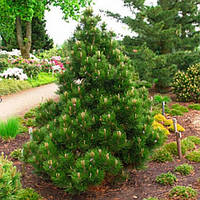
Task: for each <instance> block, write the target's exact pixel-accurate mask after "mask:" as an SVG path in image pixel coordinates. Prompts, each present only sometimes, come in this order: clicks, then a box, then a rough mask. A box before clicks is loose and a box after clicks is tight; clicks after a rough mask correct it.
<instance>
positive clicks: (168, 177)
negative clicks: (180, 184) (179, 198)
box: [156, 172, 177, 185]
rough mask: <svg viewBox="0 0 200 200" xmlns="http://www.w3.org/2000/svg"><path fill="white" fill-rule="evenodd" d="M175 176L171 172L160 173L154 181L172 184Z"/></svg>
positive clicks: (175, 179)
mask: <svg viewBox="0 0 200 200" xmlns="http://www.w3.org/2000/svg"><path fill="white" fill-rule="evenodd" d="M176 181H177V178H176V176H175V175H174V174H172V173H171V172H168V173H163V174H160V175H159V176H157V177H156V182H157V183H159V184H161V185H173V184H174V182H176Z"/></svg>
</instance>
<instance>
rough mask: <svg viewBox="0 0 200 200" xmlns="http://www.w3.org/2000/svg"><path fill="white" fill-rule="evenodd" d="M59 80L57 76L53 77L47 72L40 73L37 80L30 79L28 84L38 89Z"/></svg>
mask: <svg viewBox="0 0 200 200" xmlns="http://www.w3.org/2000/svg"><path fill="white" fill-rule="evenodd" d="M56 80H57V78H56V75H52V74H49V73H46V72H40V73H39V74H38V77H37V78H36V79H30V78H29V79H28V83H29V84H30V85H31V86H32V87H38V86H41V85H45V84H49V83H53V82H55V81H56Z"/></svg>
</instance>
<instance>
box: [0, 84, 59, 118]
mask: <svg viewBox="0 0 200 200" xmlns="http://www.w3.org/2000/svg"><path fill="white" fill-rule="evenodd" d="M57 89H58V86H57V85H56V84H55V83H52V84H48V85H43V86H40V87H37V88H31V89H28V90H25V91H22V92H19V93H16V94H11V95H8V96H4V97H3V98H2V99H3V101H2V102H1V103H0V120H6V119H8V118H9V117H12V116H23V115H24V114H25V113H26V112H27V111H28V110H30V109H31V108H33V107H35V106H37V105H39V104H40V103H42V102H44V101H45V100H47V99H50V98H52V99H57V98H58V95H57V94H55V92H56V91H57Z"/></svg>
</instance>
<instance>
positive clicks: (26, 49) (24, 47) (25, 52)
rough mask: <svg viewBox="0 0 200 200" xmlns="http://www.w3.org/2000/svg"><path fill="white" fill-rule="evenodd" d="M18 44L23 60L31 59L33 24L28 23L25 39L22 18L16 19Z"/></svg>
mask: <svg viewBox="0 0 200 200" xmlns="http://www.w3.org/2000/svg"><path fill="white" fill-rule="evenodd" d="M16 31H17V42H18V45H19V49H20V51H21V55H22V57H23V58H30V50H31V32H32V30H31V22H29V21H26V37H25V38H23V33H22V24H21V18H20V17H19V16H17V17H16Z"/></svg>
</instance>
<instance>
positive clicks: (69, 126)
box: [23, 9, 164, 193]
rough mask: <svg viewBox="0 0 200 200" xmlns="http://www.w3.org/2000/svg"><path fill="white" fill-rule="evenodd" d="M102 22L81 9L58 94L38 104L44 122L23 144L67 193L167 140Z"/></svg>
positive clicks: (111, 175)
mask: <svg viewBox="0 0 200 200" xmlns="http://www.w3.org/2000/svg"><path fill="white" fill-rule="evenodd" d="M99 21H100V18H99V17H93V16H92V11H91V9H87V10H86V11H85V12H84V15H83V17H82V18H81V25H80V26H78V28H77V31H76V32H75V35H74V42H73V45H72V49H71V60H70V65H69V67H68V68H67V69H66V71H65V72H64V73H63V74H61V75H60V76H59V84H60V85H59V94H60V100H59V102H58V103H53V102H48V103H46V104H44V105H43V106H41V107H40V108H39V109H38V110H37V115H38V116H36V122H37V123H38V126H39V128H37V129H36V130H35V131H34V132H33V133H32V137H33V138H32V140H31V141H30V142H29V143H27V144H26V145H25V146H24V152H23V155H24V159H25V160H26V161H27V162H29V163H31V164H32V165H33V166H34V168H35V170H36V172H38V173H41V174H44V175H46V176H48V177H49V178H50V179H51V180H52V181H53V182H54V183H55V184H56V185H57V186H59V187H61V188H64V189H65V190H66V191H68V192H70V193H80V192H83V191H85V190H86V189H87V188H88V187H89V186H91V185H97V184H101V183H102V181H103V180H104V179H107V180H108V181H109V180H114V179H118V177H120V176H121V175H122V174H123V173H122V172H123V170H122V169H123V166H127V165H132V166H135V167H138V166H141V165H142V164H144V162H145V161H147V160H148V157H149V155H150V154H151V152H152V150H153V149H154V148H155V147H157V146H158V145H160V144H162V142H163V139H164V135H163V133H161V132H160V131H156V130H153V128H152V122H153V116H152V114H151V112H150V107H151V101H150V100H149V98H148V92H147V90H146V89H145V88H139V89H136V88H135V87H134V86H135V85H136V84H135V82H134V80H138V77H137V74H136V73H135V72H134V68H133V66H132V64H131V61H130V59H129V58H128V57H126V56H124V55H123V53H122V52H121V51H120V49H118V42H117V41H115V40H113V39H112V37H113V36H114V34H113V33H112V32H107V31H106V26H105V24H103V25H101V26H97V27H96V25H97V24H98V22H99Z"/></svg>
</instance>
